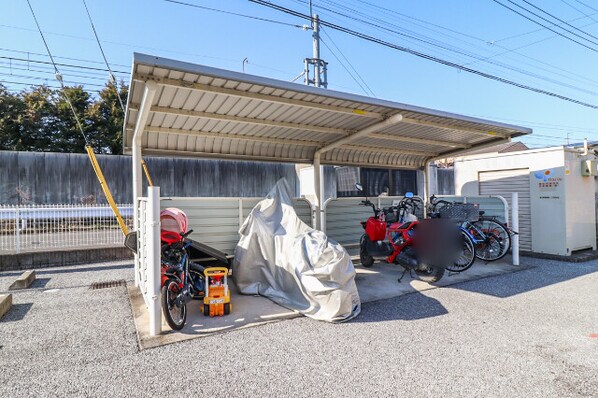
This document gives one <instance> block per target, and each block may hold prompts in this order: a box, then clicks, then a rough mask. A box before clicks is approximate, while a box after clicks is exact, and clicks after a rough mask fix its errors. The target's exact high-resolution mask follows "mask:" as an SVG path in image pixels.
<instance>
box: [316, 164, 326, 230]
mask: <svg viewBox="0 0 598 398" xmlns="http://www.w3.org/2000/svg"><path fill="white" fill-rule="evenodd" d="M314 193H315V195H316V209H315V211H316V215H315V216H316V226H315V227H316V229H317V230H318V231H322V232H326V231H325V220H324V211H323V209H322V207H323V206H324V178H323V175H322V165H321V164H320V154H319V153H316V155H315V156H314Z"/></svg>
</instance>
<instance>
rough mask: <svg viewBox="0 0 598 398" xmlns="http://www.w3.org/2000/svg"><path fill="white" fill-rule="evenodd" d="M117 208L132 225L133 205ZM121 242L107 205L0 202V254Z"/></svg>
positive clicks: (130, 225)
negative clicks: (6, 203)
mask: <svg viewBox="0 0 598 398" xmlns="http://www.w3.org/2000/svg"><path fill="white" fill-rule="evenodd" d="M118 208H119V210H120V212H121V214H122V216H123V218H124V219H125V222H126V224H127V226H128V227H129V228H132V226H133V206H132V205H118ZM123 241H124V239H123V234H122V231H121V230H120V227H119V226H118V222H117V221H116V218H115V217H114V213H113V212H112V209H111V208H110V206H108V205H18V206H16V205H0V254H18V253H24V252H39V251H47V250H55V249H74V248H90V247H106V246H118V245H122V244H123Z"/></svg>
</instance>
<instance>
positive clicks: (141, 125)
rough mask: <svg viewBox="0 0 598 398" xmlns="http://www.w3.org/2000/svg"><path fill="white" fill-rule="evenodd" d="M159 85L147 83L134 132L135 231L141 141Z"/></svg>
mask: <svg viewBox="0 0 598 398" xmlns="http://www.w3.org/2000/svg"><path fill="white" fill-rule="evenodd" d="M157 88H158V85H157V84H156V83H155V82H151V81H149V82H147V83H146V85H145V90H144V92H143V98H142V99H141V106H140V107H139V113H138V114H137V123H136V125H135V130H134V132H133V140H132V145H131V152H132V158H133V167H132V169H133V206H135V208H134V209H133V210H134V211H133V228H134V230H135V231H138V230H139V227H140V226H139V219H138V214H137V212H138V203H137V198H139V197H140V196H142V194H143V192H142V191H143V185H142V184H143V180H142V178H143V169H142V166H141V139H142V137H143V134H144V132H145V126H146V125H147V119H148V117H149V113H150V108H151V106H152V102H153V101H154V96H155V94H156V89H157ZM135 286H139V258H138V256H137V254H135Z"/></svg>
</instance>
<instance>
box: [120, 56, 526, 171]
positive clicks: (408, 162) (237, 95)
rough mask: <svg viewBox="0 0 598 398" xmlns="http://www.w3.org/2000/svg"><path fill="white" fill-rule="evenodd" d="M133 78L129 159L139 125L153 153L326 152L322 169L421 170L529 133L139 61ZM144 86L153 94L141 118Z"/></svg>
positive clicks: (300, 156)
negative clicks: (433, 162)
mask: <svg viewBox="0 0 598 398" xmlns="http://www.w3.org/2000/svg"><path fill="white" fill-rule="evenodd" d="M131 79H132V80H131V85H130V93H129V98H128V101H127V111H126V117H125V129H124V135H123V137H124V150H125V153H130V152H131V147H132V140H133V133H134V131H135V128H136V127H137V124H140V123H142V124H145V128H144V129H143V130H144V132H143V134H142V135H141V137H142V138H141V148H142V152H143V154H147V155H158V156H160V155H162V156H192V157H215V158H228V159H242V160H258V161H259V160H264V161H278V162H292V163H311V162H312V161H313V159H314V155H315V153H316V151H318V150H320V153H321V162H322V163H323V164H334V165H359V166H369V167H392V168H420V167H422V166H423V165H424V164H425V163H426V161H428V160H430V159H432V158H438V157H445V156H452V155H455V154H458V153H462V152H463V151H465V150H468V149H473V148H478V147H482V146H487V145H495V144H497V143H502V142H506V141H508V140H509V139H510V138H511V137H516V136H519V135H523V134H529V133H530V132H531V130H530V129H527V128H522V127H517V126H510V125H505V124H501V123H496V122H491V121H486V120H480V119H474V118H469V117H464V116H459V115H454V114H449V113H444V112H439V111H435V110H430V109H425V108H418V107H414V106H410V105H405V104H400V103H394V102H389V101H383V100H378V99H374V98H369V97H364V96H358V95H353V94H347V93H341V92H336V91H331V90H326V89H321V88H315V87H308V86H304V85H300V84H295V83H288V82H284V81H279V80H273V79H267V78H262V77H257V76H252V75H247V74H242V73H237V72H231V71H226V70H222V69H215V68H210V67H205V66H201V65H194V64H188V63H183V62H178V61H173V60H168V59H163V58H158V57H153V56H148V55H143V54H135V56H134V61H133V73H132V78H131ZM148 82H155V83H157V86H154V85H153V83H150V84H149V85H148ZM146 86H151V87H156V88H155V96H154V97H153V101H152V103H151V104H146V109H147V112H149V113H147V118H146V119H145V120H144V118H143V117H139V116H140V115H139V114H140V110H141V108H142V107H143V105H144V104H143V98H144V91H145V90H146ZM144 122H145V123H144ZM138 130H141V126H139V128H138ZM339 140H340V141H339Z"/></svg>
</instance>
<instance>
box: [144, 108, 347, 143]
mask: <svg viewBox="0 0 598 398" xmlns="http://www.w3.org/2000/svg"><path fill="white" fill-rule="evenodd" d="M151 111H152V112H156V113H165V114H169V115H177V116H188V117H196V118H200V119H211V120H220V121H225V122H236V123H247V124H256V125H267V126H272V127H282V128H287V129H294V130H307V131H314V132H318V133H326V134H336V135H343V136H346V135H349V134H351V131H349V130H343V129H337V128H333V127H323V126H313V125H309V124H299V123H289V122H277V121H274V120H265V119H255V118H251V117H243V116H232V115H224V114H220V113H212V112H201V111H194V110H187V109H173V108H168V107H165V106H152V109H151Z"/></svg>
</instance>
